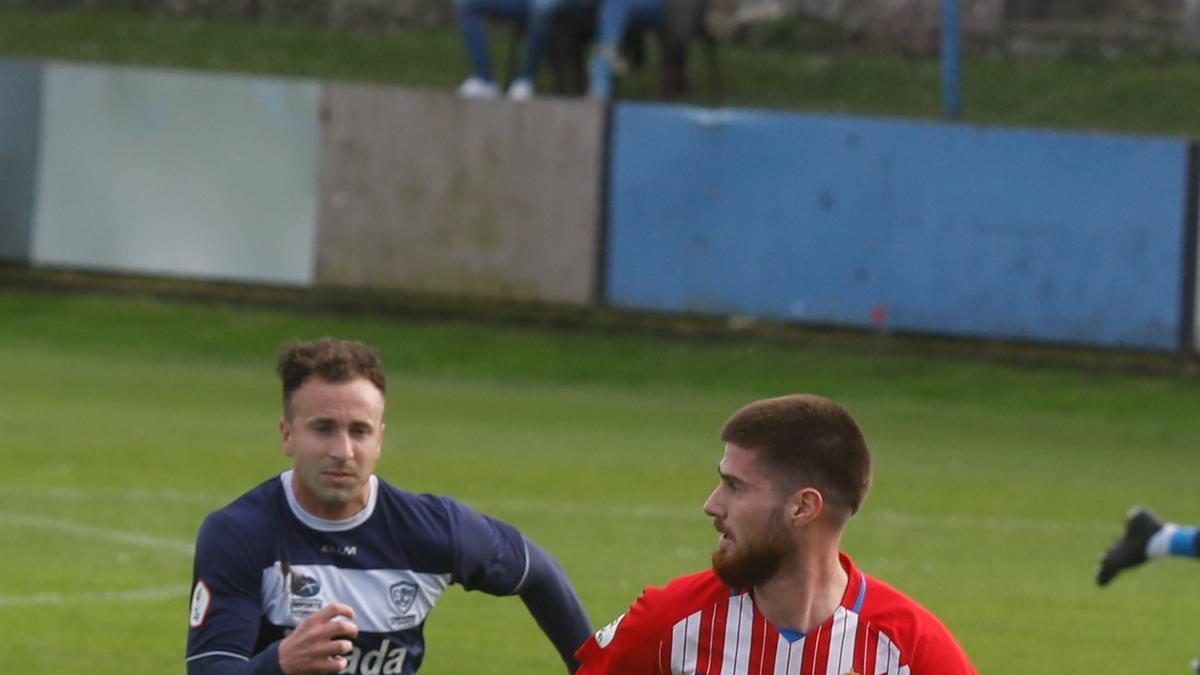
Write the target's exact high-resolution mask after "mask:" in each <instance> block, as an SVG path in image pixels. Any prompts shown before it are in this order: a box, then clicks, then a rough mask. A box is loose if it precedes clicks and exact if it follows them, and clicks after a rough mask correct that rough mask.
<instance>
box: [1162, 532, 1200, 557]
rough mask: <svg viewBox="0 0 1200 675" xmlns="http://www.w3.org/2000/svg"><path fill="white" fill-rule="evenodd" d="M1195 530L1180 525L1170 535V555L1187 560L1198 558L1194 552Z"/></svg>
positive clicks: (1199, 555) (1198, 555)
mask: <svg viewBox="0 0 1200 675" xmlns="http://www.w3.org/2000/svg"><path fill="white" fill-rule="evenodd" d="M1196 533H1197V529H1196V528H1194V527H1188V526H1186V525H1180V526H1178V527H1176V528H1175V531H1174V532H1172V533H1171V543H1170V545H1169V547H1168V550H1169V551H1170V554H1171V555H1182V556H1187V557H1189V558H1197V557H1200V554H1197V551H1196Z"/></svg>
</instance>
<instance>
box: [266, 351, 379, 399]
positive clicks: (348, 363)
mask: <svg viewBox="0 0 1200 675" xmlns="http://www.w3.org/2000/svg"><path fill="white" fill-rule="evenodd" d="M275 372H277V373H279V379H280V380H282V381H283V413H284V415H288V414H289V413H288V406H289V405H290V404H291V401H292V394H294V393H295V392H296V390H297V389H299V388H300V387H301V386H302V385H303V384H304V382H305V381H306V380H308V378H310V377H313V376H314V375H315V376H316V377H319V378H321V379H322V380H325V381H327V382H349V381H350V380H353V379H354V378H356V377H364V378H366V379H367V380H370V382H371V384H374V385H375V386H376V387H378V388H379V393H381V394H383V393H386V392H387V382H386V381H385V380H384V377H383V366H382V364H381V363H380V361H379V355H378V354H376V353H375V351H374V350H373V349H371V348H370V347H368V346H366V345H364V344H363V343H361V342H355V341H354V340H339V339H336V338H321V339H319V340H308V341H303V342H300V341H297V342H290V343H287V344H285V345H283V348H282V350H281V353H280V354H279V362H278V363H277V364H276V365H275Z"/></svg>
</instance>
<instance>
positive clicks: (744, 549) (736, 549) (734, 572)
mask: <svg viewBox="0 0 1200 675" xmlns="http://www.w3.org/2000/svg"><path fill="white" fill-rule="evenodd" d="M794 546H795V544H793V543H792V542H791V541H790V540H789V538H788V537H787V528H786V526H785V524H784V522H783V518H782V517H781V516H779V515H778V514H773V515H772V516H771V519H770V520H769V521H767V522H766V523H764V524H763V525H762V526H761V527H759V528H757V529H756V530H755V531H754V532H748V533H744V534H741V535H740V536H738V537H737V539H736V540H735V544H734V546H733V547H732V548H730V550H729V551H728V552H727V551H725V550H724V549H721V548H719V547H718V548H717V550H715V551H713V554H712V566H713V571H714V572H716V573H717V576H718V577H720V578H721V581H724V582H725V583H726V585H728V586H730V587H731V588H738V589H747V590H748V589H751V588H754V587H755V586H758V585H760V584H763V583H765V582H766V581H768V580H769V579H771V577H773V576H775V575H776V574H777V573H778V572H779V570H780V568H782V567H783V564H784V562H785V561H786V560H787V559H788V558H789V557H790V556H792V555H793V554H794V553H795V551H794Z"/></svg>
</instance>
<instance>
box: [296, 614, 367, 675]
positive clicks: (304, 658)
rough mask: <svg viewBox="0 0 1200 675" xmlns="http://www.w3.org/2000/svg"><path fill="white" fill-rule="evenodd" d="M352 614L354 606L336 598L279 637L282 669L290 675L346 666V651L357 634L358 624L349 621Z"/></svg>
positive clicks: (307, 674)
mask: <svg viewBox="0 0 1200 675" xmlns="http://www.w3.org/2000/svg"><path fill="white" fill-rule="evenodd" d="M338 617H342V618H338ZM353 618H354V610H353V609H352V608H351V607H350V606H348V605H343V604H341V603H339V602H335V603H333V604H331V605H328V606H326V607H322V608H321V611H319V612H317V613H316V614H313V615H312V616H310V617H308V618H307V619H305V620H304V623H302V624H300V625H299V626H296V630H294V631H292V634H291V635H288V636H287V637H285V638H283V640H282V641H280V643H279V667H280V669H281V670H283V672H285V673H287V675H310V674H316V673H336V672H338V671H340V670H342V669H343V668H345V667H346V657H345V656H344V655H345V654H347V653H349V652H350V650H351V649H352V648H353V646H354V645H353V644H352V643H351V642H350V641H351V640H353V639H354V638H355V637H357V636H358V626H356V625H354V624H353V623H351V622H350V621H349V619H353Z"/></svg>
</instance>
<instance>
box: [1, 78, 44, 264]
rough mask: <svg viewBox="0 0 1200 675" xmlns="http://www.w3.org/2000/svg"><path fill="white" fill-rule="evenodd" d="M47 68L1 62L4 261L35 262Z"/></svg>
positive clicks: (2, 249) (2, 238) (2, 231)
mask: <svg viewBox="0 0 1200 675" xmlns="http://www.w3.org/2000/svg"><path fill="white" fill-rule="evenodd" d="M41 90H42V69H41V66H39V65H37V64H34V63H22V62H18V61H0V259H5V260H15V261H21V262H24V261H27V260H29V242H30V232H31V227H32V223H33V195H34V190H35V186H36V176H37V149H38V136H39V133H38V127H39V122H40V118H41V96H42V94H41Z"/></svg>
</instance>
